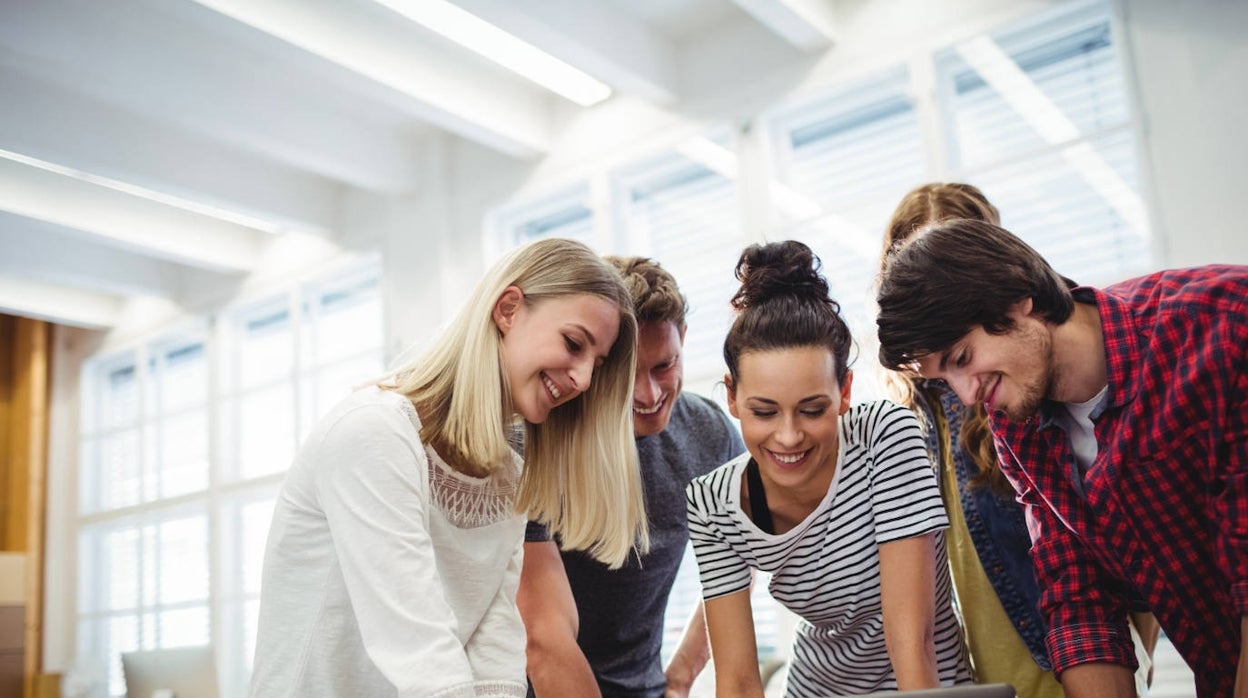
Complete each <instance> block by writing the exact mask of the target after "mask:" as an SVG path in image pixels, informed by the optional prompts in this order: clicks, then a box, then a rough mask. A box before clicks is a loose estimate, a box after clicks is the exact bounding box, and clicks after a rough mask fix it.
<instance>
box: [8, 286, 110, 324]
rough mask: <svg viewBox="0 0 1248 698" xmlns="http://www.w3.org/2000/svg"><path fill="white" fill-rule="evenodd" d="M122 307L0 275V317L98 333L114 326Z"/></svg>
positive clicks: (96, 296) (105, 299)
mask: <svg viewBox="0 0 1248 698" xmlns="http://www.w3.org/2000/svg"><path fill="white" fill-rule="evenodd" d="M122 306H123V302H122V300H121V299H119V298H114V297H112V296H109V295H106V294H102V293H91V292H89V291H79V290H77V289H73V288H67V287H64V286H56V285H53V284H45V283H40V282H38V281H26V280H23V279H15V278H12V277H8V276H3V275H0V313H8V314H9V315H20V316H22V317H29V318H34V319H36V320H47V321H48V322H55V323H57V324H60V325H71V326H73V327H85V328H88V329H93V330H100V329H107V328H109V327H112V326H113V325H114V324H116V323H117V320H118V318H120V316H121V310H122Z"/></svg>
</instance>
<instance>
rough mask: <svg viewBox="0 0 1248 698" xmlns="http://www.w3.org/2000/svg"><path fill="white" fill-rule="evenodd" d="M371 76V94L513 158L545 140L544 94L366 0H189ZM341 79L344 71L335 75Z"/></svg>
mask: <svg viewBox="0 0 1248 698" xmlns="http://www.w3.org/2000/svg"><path fill="white" fill-rule="evenodd" d="M196 2H198V3H200V4H201V5H203V6H205V7H208V8H211V9H213V10H215V11H217V12H219V13H221V14H223V15H225V16H228V17H230V18H232V19H234V20H236V21H238V22H241V23H243V24H246V25H249V26H250V27H253V28H254V29H257V30H259V31H261V32H264V33H266V34H269V35H271V36H274V37H277V38H278V39H281V40H282V41H283V42H286V43H287V44H289V45H290V46H292V47H295V48H297V49H299V50H301V51H303V52H306V53H307V54H310V55H312V56H315V57H317V58H319V59H322V60H324V61H328V62H329V63H332V64H334V65H335V66H337V67H338V68H339V69H340V70H345V71H347V72H348V73H350V74H352V75H353V76H355V78H356V79H357V80H358V76H363V77H365V78H367V79H368V80H369V81H371V82H372V83H373V85H372V87H373V88H374V89H373V90H372V94H371V96H373V97H375V98H380V99H383V100H385V101H386V102H388V103H389V104H391V105H393V106H396V107H398V108H400V109H402V110H404V111H405V112H406V113H408V114H410V115H412V116H415V117H418V118H420V119H422V120H424V121H427V122H429V123H431V124H433V125H435V126H438V127H440V128H443V129H445V130H447V131H450V132H451V133H454V134H456V135H459V136H461V137H463V138H466V139H468V140H472V141H475V142H477V143H480V144H482V145H485V146H487V147H489V148H492V149H494V150H497V151H499V152H502V153H504V154H506V155H510V156H513V157H517V158H531V157H536V156H539V155H542V154H544V153H545V152H546V150H547V149H548V148H549V146H550V131H549V121H550V100H551V99H552V98H551V96H550V95H549V93H546V92H545V91H544V90H541V89H540V88H536V87H532V86H530V85H529V84H528V83H527V82H526V81H524V80H522V79H520V78H518V77H513V76H512V75H511V74H510V73H507V72H506V71H504V70H503V69H501V68H494V67H493V66H489V67H487V66H486V65H484V64H485V61H484V60H481V61H479V62H477V61H474V60H471V59H466V56H467V55H468V54H466V52H465V51H464V49H461V48H459V47H456V46H452V45H448V44H447V42H445V41H444V40H441V39H437V40H434V41H430V40H429V39H430V38H433V37H435V36H436V35H434V34H432V33H430V32H428V31H427V30H425V29H424V28H423V27H420V26H419V25H416V24H415V23H414V22H411V21H410V20H407V19H405V18H402V17H401V16H400V15H398V14H396V13H394V12H393V11H391V10H389V9H388V8H385V7H382V6H380V5H372V4H371V3H355V4H351V3H341V2H328V1H322V2H310V1H309V0H196ZM341 77H342V78H343V79H346V78H347V77H348V76H341Z"/></svg>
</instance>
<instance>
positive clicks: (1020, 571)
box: [915, 381, 1053, 671]
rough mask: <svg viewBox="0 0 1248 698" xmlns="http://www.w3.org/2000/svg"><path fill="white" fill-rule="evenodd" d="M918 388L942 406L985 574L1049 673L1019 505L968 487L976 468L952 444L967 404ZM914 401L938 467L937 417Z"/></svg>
mask: <svg viewBox="0 0 1248 698" xmlns="http://www.w3.org/2000/svg"><path fill="white" fill-rule="evenodd" d="M921 390H923V391H924V392H926V393H927V394H928V395H929V396H931V397H933V398H937V399H939V401H940V405H941V406H942V407H943V409H944V413H945V419H946V421H947V423H948V433H949V439H950V442H951V444H952V445H953V459H952V460H953V468H954V474H955V475H956V477H957V481H958V490H959V495H960V497H959V498H960V499H961V501H962V512H963V514H964V516H965V518H966V526H967V528H968V529H970V533H971V542H972V543H973V544H974V545H975V552H976V553H978V554H979V562H980V564H981V565H983V568H984V573H985V574H986V575H987V576H988V581H989V582H990V583H991V584H992V588H993V589H994V590H996V592H997V598H999V599H1000V600H1001V605H1002V606H1003V607H1004V608H1005V613H1006V615H1008V616H1009V618H1010V622H1011V623H1013V624H1014V629H1015V630H1016V631H1017V632H1018V634H1019V636H1020V637H1022V639H1023V642H1025V643H1026V644H1027V649H1028V650H1030V652H1031V656H1032V658H1034V659H1035V660H1036V664H1038V665H1039V666H1040V667H1041V668H1042V669H1045V670H1048V671H1051V670H1052V668H1053V665H1052V663H1051V662H1050V661H1049V655H1048V652H1047V650H1046V649H1045V646H1044V638H1045V635H1046V634H1047V631H1048V628H1047V627H1046V625H1045V622H1044V619H1043V618H1042V617H1041V616H1040V611H1039V610H1038V609H1037V604H1038V602H1039V600H1040V589H1039V587H1038V586H1037V584H1036V577H1035V573H1034V572H1033V571H1032V565H1031V554H1030V550H1031V536H1030V535H1029V534H1028V532H1027V522H1026V519H1025V518H1024V515H1023V505H1022V504H1020V503H1019V502H1018V501H1017V500H1015V499H1013V498H1003V497H999V496H998V495H997V494H996V493H994V492H993V491H992V490H991V489H990V488H987V487H981V488H971V487H970V486H969V484H968V483H970V481H971V478H972V477H974V476H975V474H976V473H977V472H978V470H979V468H978V466H977V465H975V461H974V460H973V459H972V458H971V455H970V453H968V452H967V451H966V449H963V448H961V447H958V446H957V444H958V435H959V434H961V432H962V420H963V419H964V418H965V417H966V415H967V413H968V411H969V408H967V407H966V406H965V405H963V404H962V403H961V401H959V400H958V397H957V395H956V394H954V392H953V391H952V390H951V389H949V387H948V386H947V385H946V384H945V383H944V382H943V381H926V382H925V383H924V384H923V385H922V387H921ZM916 397H917V396H916ZM915 403H916V407H917V409H918V412H919V413H920V415H921V416H922V418H923V419H924V420H925V421H926V422H927V424H928V425H929V427H930V428H929V429H928V433H927V445H928V449H929V450H930V451H931V453H932V460H933V461H935V462H936V463H937V464H938V465H939V464H940V463H943V460H942V459H941V458H940V456H939V454H940V448H941V445H942V444H940V443H939V440H940V434H939V433H938V431H937V429H935V428H934V426H933V425H935V424H936V420H935V418H934V415H933V414H932V413H931V408H930V407H929V403H928V401H927V400H924V399H922V398H921V397H920V399H918V400H915Z"/></svg>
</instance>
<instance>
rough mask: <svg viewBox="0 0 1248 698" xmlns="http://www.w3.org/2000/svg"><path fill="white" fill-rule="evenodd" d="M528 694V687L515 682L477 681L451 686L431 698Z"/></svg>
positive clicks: (507, 697)
mask: <svg viewBox="0 0 1248 698" xmlns="http://www.w3.org/2000/svg"><path fill="white" fill-rule="evenodd" d="M527 693H528V687H527V686H525V685H524V684H521V683H516V682H515V681H476V682H474V683H470V684H467V683H461V684H458V685H455V686H451V687H450V688H448V689H446V690H444V691H438V692H437V693H434V694H433V696H432V697H431V698H524V696H525V695H526V694H527Z"/></svg>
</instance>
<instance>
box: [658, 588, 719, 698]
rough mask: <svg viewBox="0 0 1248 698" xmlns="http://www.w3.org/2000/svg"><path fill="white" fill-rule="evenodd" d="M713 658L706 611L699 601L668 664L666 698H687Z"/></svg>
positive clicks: (665, 673)
mask: <svg viewBox="0 0 1248 698" xmlns="http://www.w3.org/2000/svg"><path fill="white" fill-rule="evenodd" d="M710 657H711V646H710V640H709V639H708V638H707V634H706V611H705V608H704V603H703V602H701V601H699V602H698V605H697V607H695V608H694V609H693V615H691V616H690V617H689V622H688V623H686V624H685V633H684V635H682V636H681V638H680V645H679V646H678V647H677V648H676V653H675V654H673V655H672V660H671V661H670V662H668V663H667V671H665V672H664V675H665V676H666V678H667V691H666V692H665V693H664V694H663V696H664V698H687V696H688V695H689V689H690V688H691V687H692V686H693V681H694V679H696V678H698V674H701V673H702V670H703V669H704V668H706V662H707V660H708V659H710Z"/></svg>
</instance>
